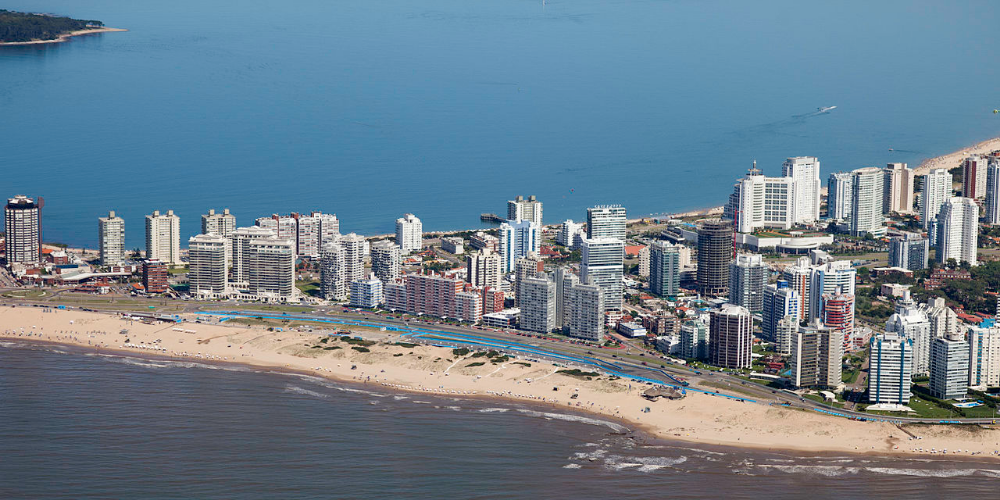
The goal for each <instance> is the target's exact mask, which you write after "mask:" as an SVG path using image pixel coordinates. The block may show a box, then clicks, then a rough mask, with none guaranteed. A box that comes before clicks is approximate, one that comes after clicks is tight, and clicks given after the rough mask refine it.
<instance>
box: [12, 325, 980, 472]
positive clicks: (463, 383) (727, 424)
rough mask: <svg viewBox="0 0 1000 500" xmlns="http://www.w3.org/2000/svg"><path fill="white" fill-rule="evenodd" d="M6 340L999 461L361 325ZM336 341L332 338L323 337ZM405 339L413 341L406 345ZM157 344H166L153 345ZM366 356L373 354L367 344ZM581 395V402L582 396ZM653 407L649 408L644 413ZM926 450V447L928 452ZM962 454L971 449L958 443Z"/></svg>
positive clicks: (705, 438) (944, 430)
mask: <svg viewBox="0 0 1000 500" xmlns="http://www.w3.org/2000/svg"><path fill="white" fill-rule="evenodd" d="M0 325H2V330H0V339H2V338H7V339H18V338H20V339H25V340H40V341H46V342H55V343H60V344H67V345H75V346H82V347H85V348H91V349H100V350H104V351H107V352H119V353H122V354H128V355H136V356H140V357H164V358H169V359H177V360H181V359H183V360H190V361H205V362H219V363H240V364H244V365H250V366H255V367H261V368H267V369H279V370H294V371H298V372H304V373H309V374H312V375H316V376H320V377H326V378H330V379H334V380H338V381H345V382H353V383H359V384H374V385H379V386H384V387H385V388H388V389H391V390H398V391H412V392H425V393H438V394H449V395H461V396H465V397H479V398H483V397H485V398H496V399H507V400H517V401H530V402H534V403H541V404H547V405H551V406H552V407H553V408H554V409H560V408H572V409H573V410H580V411H585V412H588V413H591V414H595V415H598V416H600V417H601V418H604V419H608V420H613V421H616V422H619V423H621V424H622V425H623V426H625V427H627V428H631V429H636V428H640V429H641V430H642V431H644V432H646V433H648V434H649V435H651V436H653V437H657V438H664V439H670V440H681V441H689V442H698V443H710V444H718V445H727V446H740V447H752V448H760V449H772V450H774V449H783V450H797V451H809V452H848V453H868V454H879V455H890V454H892V455H895V454H900V455H910V456H912V455H918V454H919V455H925V454H931V453H930V450H932V449H934V450H935V455H940V454H941V450H945V449H947V450H948V453H947V456H949V457H959V456H964V457H970V456H974V457H975V458H977V459H983V460H995V459H996V455H995V454H994V452H995V451H996V450H1000V430H996V429H985V428H982V427H978V426H908V427H907V430H908V431H909V432H910V433H912V434H914V435H917V436H920V437H921V439H913V438H911V437H910V436H909V435H907V434H906V433H904V432H903V431H902V430H901V429H899V428H897V427H896V426H894V425H892V424H889V423H885V422H859V421H851V420H845V419H842V418H837V417H831V416H827V415H822V414H819V413H815V412H810V411H802V410H792V409H787V408H783V407H779V406H770V405H766V404H759V403H748V402H740V401H736V400H730V399H726V398H721V397H715V396H710V395H706V394H700V393H694V392H690V391H689V392H688V395H687V397H685V398H683V399H680V400H675V401H670V400H665V399H660V400H657V401H648V400H646V399H644V398H642V397H641V396H640V393H641V391H642V390H645V389H646V386H644V385H638V384H636V383H634V382H633V383H631V385H630V383H629V382H628V381H627V380H621V379H610V378H609V377H607V376H599V377H595V378H594V379H593V380H587V379H586V378H585V377H577V376H571V375H566V374H560V373H557V371H559V370H560V369H564V367H563V368H560V367H556V366H554V365H552V364H550V363H546V362H541V363H540V362H537V361H530V360H523V359H516V358H514V359H509V360H505V361H503V362H499V363H493V362H492V361H491V360H490V359H488V358H486V357H485V356H482V355H480V356H478V357H477V356H474V353H469V354H467V355H463V356H457V355H455V353H454V352H453V351H452V350H451V349H446V348H438V347H430V346H414V345H412V344H407V343H406V338H400V337H399V336H398V335H395V334H390V333H387V332H380V331H378V330H374V329H370V328H368V329H356V330H353V332H352V333H353V335H355V336H359V337H363V338H364V339H365V340H366V341H368V342H371V344H370V345H364V346H362V345H358V344H352V343H349V342H345V341H342V340H340V339H338V338H334V337H329V336H328V335H327V334H326V333H328V332H320V331H319V330H318V329H317V330H316V331H314V332H308V331H294V330H293V331H283V332H271V331H268V330H267V329H266V328H264V327H262V326H246V325H242V326H222V325H208V324H196V323H193V322H187V321H186V322H184V323H179V324H178V323H157V324H145V323H142V322H139V321H132V320H126V319H124V318H122V317H120V316H116V315H107V314H100V313H89V312H82V311H75V310H70V311H67V310H56V309H40V308H29V307H0ZM324 338H326V339H328V340H326V341H325V342H323V339H324ZM397 343H402V344H403V345H399V344H397ZM154 346H155V347H154ZM366 350H367V352H364V351H366ZM574 393H576V394H578V396H577V397H576V398H571V396H572V395H573V394H574ZM646 408H649V411H648V412H645V411H644V409H646ZM921 450H922V451H921ZM958 450H961V451H958Z"/></svg>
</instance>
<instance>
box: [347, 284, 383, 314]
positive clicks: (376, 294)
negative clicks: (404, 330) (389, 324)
mask: <svg viewBox="0 0 1000 500" xmlns="http://www.w3.org/2000/svg"><path fill="white" fill-rule="evenodd" d="M350 295H351V307H363V308H366V309H374V308H376V307H378V305H379V304H381V303H382V281H380V280H379V279H378V278H375V277H372V278H367V279H359V280H354V281H352V282H351V292H350Z"/></svg>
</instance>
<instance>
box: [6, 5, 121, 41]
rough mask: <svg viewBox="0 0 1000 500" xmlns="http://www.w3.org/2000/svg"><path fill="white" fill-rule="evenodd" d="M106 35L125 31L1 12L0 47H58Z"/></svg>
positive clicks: (93, 22) (100, 24) (79, 21)
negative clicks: (72, 40) (73, 40)
mask: <svg viewBox="0 0 1000 500" xmlns="http://www.w3.org/2000/svg"><path fill="white" fill-rule="evenodd" d="M108 31H128V30H124V29H120V28H108V27H105V26H104V23H103V22H101V21H96V20H92V19H91V20H83V19H71V18H69V17H63V16H53V15H49V14H32V13H26V12H13V11H9V10H2V9H0V45H34V44H40V43H59V42H65V41H66V40H68V39H69V38H70V37H74V36H79V35H88V34H92V33H104V32H108Z"/></svg>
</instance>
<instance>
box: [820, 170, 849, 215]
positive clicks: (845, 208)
mask: <svg viewBox="0 0 1000 500" xmlns="http://www.w3.org/2000/svg"><path fill="white" fill-rule="evenodd" d="M851 179H852V176H851V174H850V172H836V173H833V174H830V179H829V180H828V181H827V183H826V193H827V194H826V217H827V218H828V219H832V220H848V219H850V218H851Z"/></svg>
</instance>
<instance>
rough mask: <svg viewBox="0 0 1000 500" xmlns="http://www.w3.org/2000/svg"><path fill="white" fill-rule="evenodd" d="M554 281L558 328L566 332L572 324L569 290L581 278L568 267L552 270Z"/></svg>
mask: <svg viewBox="0 0 1000 500" xmlns="http://www.w3.org/2000/svg"><path fill="white" fill-rule="evenodd" d="M552 281H554V282H555V284H556V328H557V329H559V330H560V331H562V332H566V330H567V329H568V328H569V323H570V308H571V307H572V306H571V304H570V303H569V299H570V297H569V291H570V290H569V289H570V287H572V286H573V285H576V284H578V283H580V278H579V277H577V275H575V274H573V272H572V271H571V270H570V269H569V268H568V267H557V268H555V269H553V270H552Z"/></svg>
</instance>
